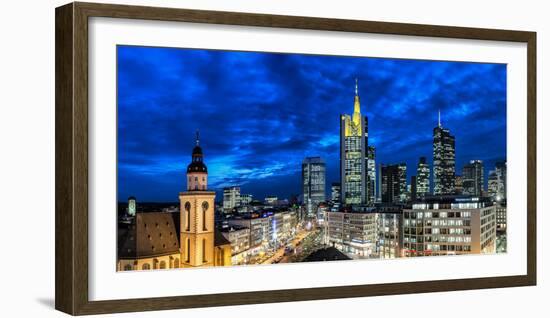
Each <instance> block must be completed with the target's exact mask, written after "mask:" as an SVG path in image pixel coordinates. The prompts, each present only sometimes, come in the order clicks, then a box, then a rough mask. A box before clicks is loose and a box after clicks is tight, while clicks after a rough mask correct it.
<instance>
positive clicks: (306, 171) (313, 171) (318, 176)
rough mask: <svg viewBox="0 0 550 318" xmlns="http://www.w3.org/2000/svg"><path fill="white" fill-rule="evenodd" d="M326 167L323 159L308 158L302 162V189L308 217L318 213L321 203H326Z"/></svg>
mask: <svg viewBox="0 0 550 318" xmlns="http://www.w3.org/2000/svg"><path fill="white" fill-rule="evenodd" d="M325 176H326V165H325V162H324V161H323V159H321V157H307V158H305V159H304V161H302V189H303V192H302V193H303V195H304V204H305V205H306V209H307V215H308V216H313V215H315V213H316V212H317V206H318V205H319V203H321V202H323V201H325V199H326V194H325V191H326V190H325Z"/></svg>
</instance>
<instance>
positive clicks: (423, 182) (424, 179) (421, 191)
mask: <svg viewBox="0 0 550 318" xmlns="http://www.w3.org/2000/svg"><path fill="white" fill-rule="evenodd" d="M429 193H430V165H428V163H427V162H426V157H420V159H419V161H418V166H417V167H416V198H417V199H423V198H425V197H426V195H428V194H429Z"/></svg>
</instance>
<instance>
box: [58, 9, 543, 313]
mask: <svg viewBox="0 0 550 318" xmlns="http://www.w3.org/2000/svg"><path fill="white" fill-rule="evenodd" d="M55 15H56V26H55V34H56V47H55V48H56V56H55V67H56V84H55V95H56V104H55V105H56V108H55V111H56V121H55V129H56V142H55V147H56V150H55V159H56V167H55V169H56V171H55V174H56V188H55V191H56V220H55V226H56V229H55V236H56V237H55V240H56V241H55V244H56V255H55V260H56V266H55V275H56V277H55V284H56V286H55V307H56V309H58V310H60V311H63V312H66V313H69V314H72V315H84V314H101V313H114V312H129V311H148V310H164V309H177V308H195V307H209V306H226V305H243V304H257V303H273V302H287V301H303V300H316V299H330V298H348V297H363V296H378V295H395V294H409V293H426V292H440V291H453V290H465V289H483V288H497V287H513V286H529V285H536V270H537V268H536V33H534V32H524V31H508V30H492V29H478V28H464V27H450V26H433V25H419V24H402V23H387V22H371V21H357V20H339V19H326V18H311V17H295V16H280V15H266V14H250V13H237V12H216V11H201V10H187V9H169V8H156V7H144V6H126V5H110V4H97V3H79V2H75V3H70V4H67V5H65V6H62V7H59V8H57V9H56V12H55ZM90 17H110V18H120V19H145V20H162V21H181V22H196V23H211V24H221V25H240V26H261V27H270V28H290V29H310V30H326V31H342V32H364V33H377V34H392V35H408V36H421V37H441V38H454V39H477V40H494V41H509V42H522V43H526V44H527V52H528V53H527V56H526V59H527V67H528V72H527V75H526V76H527V85H528V86H527V107H528V109H527V114H528V118H527V127H528V132H527V149H528V151H527V154H525V155H526V156H527V171H528V174H527V207H526V208H527V218H528V219H527V242H528V246H527V255H525V257H526V259H527V275H521V276H506V277H486V278H470V279H451V280H444V281H418V282H411V283H390V284H374V285H355V286H343V287H322V288H304V289H292V290H273V291H261V292H238V293H230V294H208V295H195V296H175V297H159V298H148V299H117V300H107V301H90V300H89V298H88V285H89V281H88V280H89V276H88V19H89V18H90Z"/></svg>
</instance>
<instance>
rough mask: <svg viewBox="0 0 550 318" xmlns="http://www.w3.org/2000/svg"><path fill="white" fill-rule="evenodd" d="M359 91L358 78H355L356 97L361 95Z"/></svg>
mask: <svg viewBox="0 0 550 318" xmlns="http://www.w3.org/2000/svg"><path fill="white" fill-rule="evenodd" d="M358 91H359V90H358V89H357V77H356V78H355V96H357V95H359V94H358Z"/></svg>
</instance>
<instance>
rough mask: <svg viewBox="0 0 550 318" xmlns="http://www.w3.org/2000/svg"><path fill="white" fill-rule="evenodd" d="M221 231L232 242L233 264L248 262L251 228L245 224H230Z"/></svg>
mask: <svg viewBox="0 0 550 318" xmlns="http://www.w3.org/2000/svg"><path fill="white" fill-rule="evenodd" d="M220 231H221V233H222V235H223V236H224V237H225V238H226V239H227V240H228V241H229V242H230V243H231V262H232V264H233V265H240V264H246V263H247V262H248V253H247V252H248V250H249V248H250V229H249V228H247V227H244V226H229V227H226V228H222V229H221V230H220Z"/></svg>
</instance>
